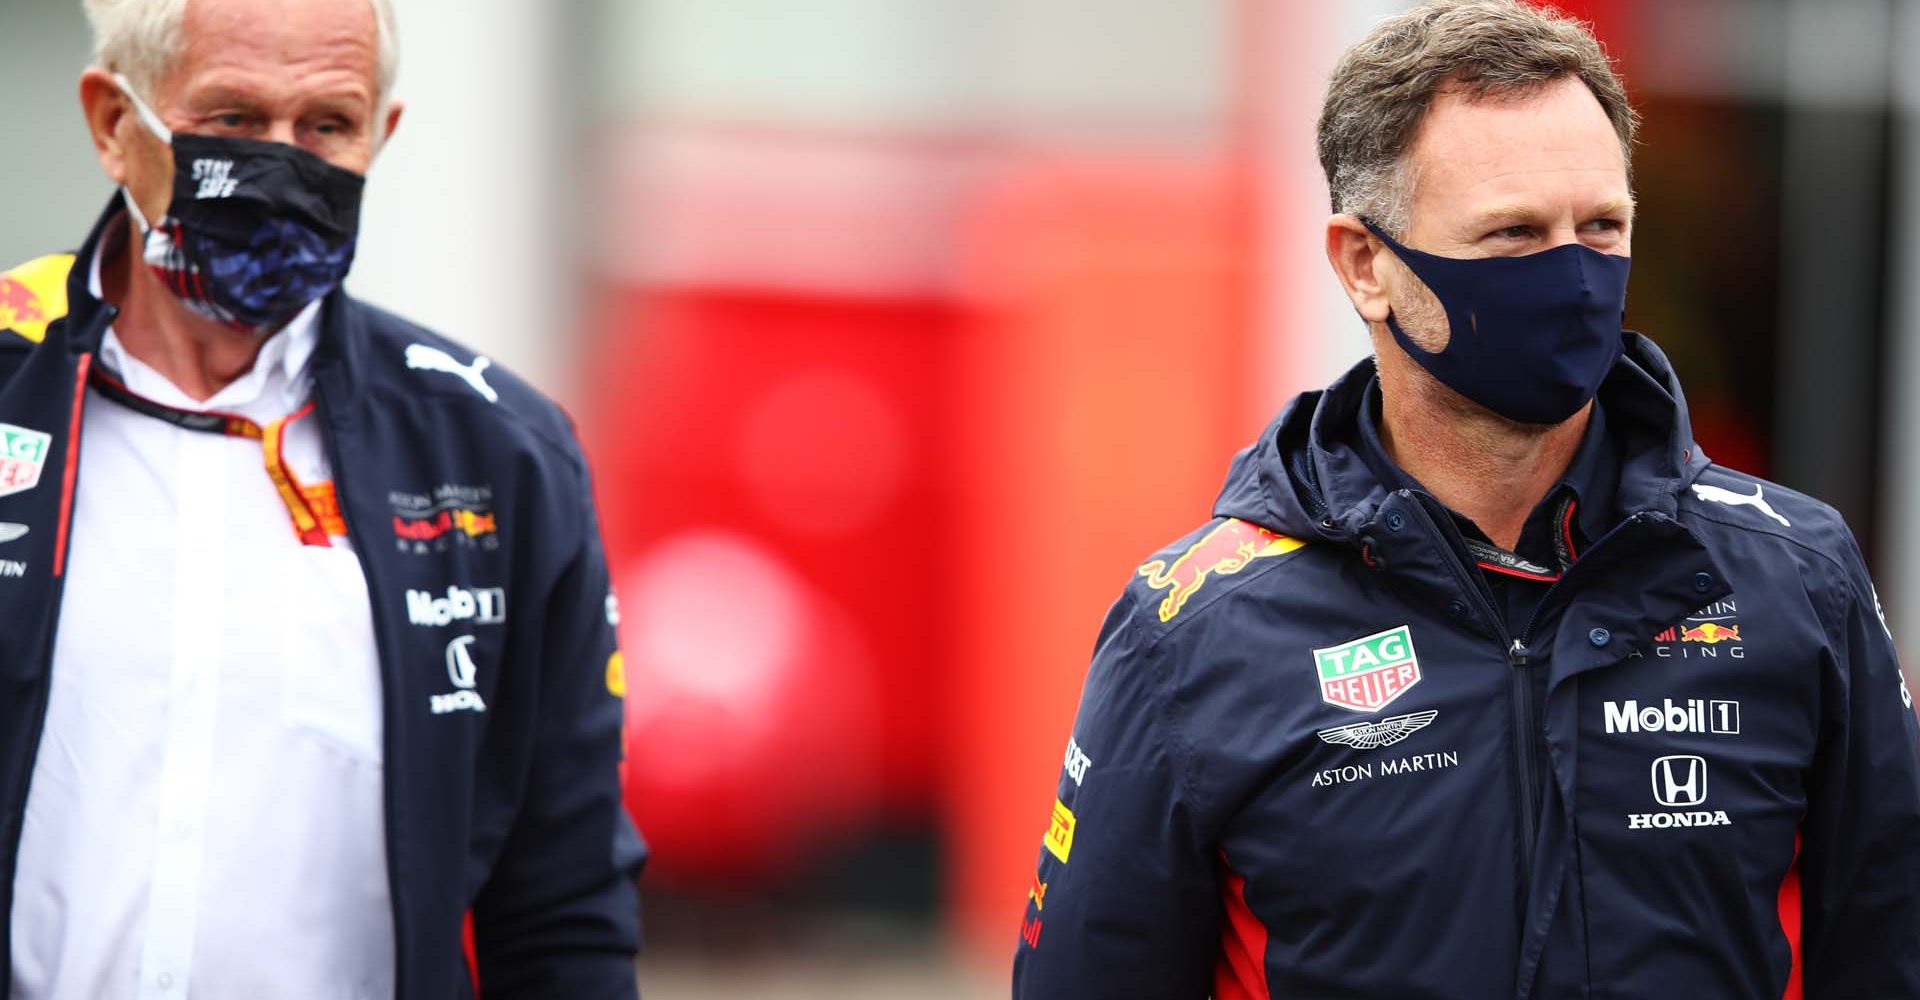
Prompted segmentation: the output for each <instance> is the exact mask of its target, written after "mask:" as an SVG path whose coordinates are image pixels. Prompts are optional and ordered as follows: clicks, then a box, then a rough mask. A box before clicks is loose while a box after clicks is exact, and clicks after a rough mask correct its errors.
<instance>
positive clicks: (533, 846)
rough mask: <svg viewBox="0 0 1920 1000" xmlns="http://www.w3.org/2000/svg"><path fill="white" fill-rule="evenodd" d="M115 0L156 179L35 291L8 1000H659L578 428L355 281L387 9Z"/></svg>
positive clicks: (18, 619)
mask: <svg viewBox="0 0 1920 1000" xmlns="http://www.w3.org/2000/svg"><path fill="white" fill-rule="evenodd" d="M85 6H86V11H87V15H88V17H89V19H90V20H91V21H92V24H93V28H94V33H95V39H96V51H95V64H94V65H93V66H92V67H91V68H89V69H87V70H86V71H85V73H83V74H82V76H81V78H80V103H81V106H82V109H83V111H84V113H85V117H86V122H87V126H88V128H89V131H90V132H91V135H92V138H93V143H94V147H95V150H96V152H97V153H98V155H99V160H100V164H101V167H102V169H103V171H104V172H105V174H106V175H107V178H108V179H109V180H110V181H111V182H112V183H113V184H114V185H115V186H116V188H117V190H116V191H115V193H114V194H113V196H112V198H111V200H110V201H109V203H108V205H107V207H106V210H105V211H104V212H103V214H102V215H101V217H100V219H99V221H98V222H97V223H96V224H95V226H94V228H93V231H92V233H91V235H89V236H88V237H87V238H86V240H85V242H84V243H83V244H82V245H81V247H80V249H79V250H78V252H77V253H73V254H55V255H51V256H48V257H43V258H41V259H39V260H36V261H32V262H30V263H28V264H25V265H22V266H21V267H18V268H15V269H14V270H12V271H8V272H5V273H4V274H0V921H5V926H4V928H0V998H6V1000H65V998H82V997H84V998H88V1000H120V998H128V1000H131V998H136V997H137V998H142V1000H165V998H175V997H179V998H191V997H210V998H221V997H245V998H249V1000H252V998H274V997H286V998H302V1000H305V998H314V997H354V998H367V1000H372V998H408V1000H426V998H431V1000H452V998H455V997H471V996H473V995H475V990H476V985H478V986H480V987H483V988H484V990H485V994H486V996H487V997H489V998H490V1000H497V998H503V997H507V998H512V997H519V998H528V1000H532V998H543V1000H545V998H557V997H566V998H631V997H633V996H634V995H635V993H636V987H635V979H634V967H633V956H634V953H635V951H636V950H637V947H638V936H639V913H638V900H637V897H636V886H635V880H636V878H637V876H638V873H639V870H640V867H641V864H642V862H643V860H644V858H645V849H644V847H643V846H642V845H641V843H640V841H639V838H638V837H637V836H636V834H635V831H634V830H633V829H632V825H631V823H630V822H629V820H628V819H627V815H626V811H625V809H624V808H623V805H622V801H621V792H620V785H619V777H618V770H619V760H620V753H621V736H620V734H621V723H622V720H623V718H624V709H623V697H624V694H625V674H624V671H623V667H622V661H621V658H620V654H619V653H618V652H617V650H616V647H615V634H614V632H615V629H614V626H615V624H616V620H617V612H616V605H615V603H614V601H613V597H612V594H611V593H610V592H609V588H608V580H607V567H606V561H605V557H604V555H603V553H602V549H601V542H600V537H599V525H598V520H597V517H596V515H595V511H594V507H593V500H592V493H591V489H590V486H589V482H588V472H587V466H586V462H585V459H584V458H583V456H582V454H581V451H580V447H579V444H578V443H577V441H576V439H575V436H574V434H573V430H572V427H571V426H570V424H569V422H568V420H567V418H566V416H565V415H564V414H563V413H562V412H561V411H560V410H559V408H558V407H556V406H554V405H553V404H552V403H551V402H549V401H548V400H546V399H544V398H543V397H541V396H540V395H539V394H538V393H537V392H535V391H534V390H533V389H531V388H530V387H528V386H527V385H526V384H525V383H523V382H521V381H520V380H519V379H517V378H515V377H514V376H513V375H512V374H510V373H508V372H506V371H504V370H503V369H501V368H500V367H498V366H495V365H493V364H491V362H490V361H489V359H487V358H485V357H478V356H475V354H474V353H473V352H472V351H471V350H469V349H467V348H465V347H462V346H460V345H459V344H458V343H455V342H454V341H451V340H448V339H446V338H443V337H440V336H438V335H436V334H434V333H432V332H429V331H427V330H424V329H421V328H419V327H417V326H414V325H412V324H410V323H407V322H406V321H404V320H401V319H399V318H397V317H395V316H392V315H390V314H388V313H385V312H382V311H379V310H377V309H374V308H372V307H370V306H367V305H365V304H363V303H361V302H358V301H356V300H354V299H353V298H352V297H350V296H348V295H347V294H346V293H345V292H344V291H342V290H341V287H340V286H341V281H342V279H343V278H344V277H345V275H346V273H347V270H348V268H349V267H350V265H351V263H352V260H353V256H354V248H355V243H356V239H357V234H358V227H359V218H360V196H361V191H362V188H363V186H364V183H365V178H366V175H367V173H368V171H369V169H370V168H371V166H372V165H373V163H374V160H375V157H376V155H377V154H378V152H379V151H380V149H381V147H382V144H383V143H384V142H385V141H386V139H387V138H388V137H389V136H390V135H392V133H393V131H394V128H395V126H396V125H397V124H398V123H399V121H400V118H401V112H402V107H401V105H400V103H399V102H397V101H395V100H394V99H393V98H392V93H391V92H392V87H393V81H394V73H395V67H396V58H395V51H396V49H395V37H394V30H393V20H392V12H391V10H390V9H389V7H388V2H387V0H361V2H354V0H85ZM463 939H464V944H465V947H464V951H465V956H464V958H463V954H462V953H463ZM475 976H477V979H478V983H477V984H476V981H475Z"/></svg>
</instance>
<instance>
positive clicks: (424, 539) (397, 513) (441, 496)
mask: <svg viewBox="0 0 1920 1000" xmlns="http://www.w3.org/2000/svg"><path fill="white" fill-rule="evenodd" d="M387 502H388V503H389V504H390V505H391V506H392V507H393V537H394V542H395V544H396V545H397V546H398V548H399V550H400V551H402V552H411V553H415V554H421V555H424V554H426V553H429V552H445V551H447V548H448V545H449V543H459V544H461V545H468V546H475V545H477V546H479V547H480V548H483V549H496V548H499V546H500V539H499V529H500V524H499V515H498V514H497V513H496V512H495V511H494V510H493V507H492V505H493V489H492V488H491V487H487V486H460V485H454V484H443V485H441V486H438V487H436V488H435V489H434V490H433V492H432V493H431V494H425V493H405V492H401V491H398V490H396V491H393V492H390V493H388V495H387Z"/></svg>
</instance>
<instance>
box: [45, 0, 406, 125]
mask: <svg viewBox="0 0 1920 1000" xmlns="http://www.w3.org/2000/svg"><path fill="white" fill-rule="evenodd" d="M367 2H368V3H369V4H372V5H373V19H374V22H375V23H376V24H377V25H378V26H379V31H380V49H379V70H378V73H379V78H378V80H377V83H378V85H379V88H380V92H379V93H378V94H377V95H375V98H376V103H378V104H379V105H381V106H383V107H384V106H385V105H386V103H387V97H388V95H389V94H391V93H392V91H393V81H394V78H395V77H396V76H398V75H399V72H400V42H399V32H398V31H397V30H396V28H395V26H394V20H393V4H392V0H367ZM81 4H82V6H84V7H85V8H86V11H87V23H89V24H90V25H92V26H93V61H94V63H95V64H96V65H98V66H100V67H101V68H103V69H110V70H113V71H115V72H117V73H124V74H126V77H127V79H129V80H132V81H133V83H134V85H135V86H137V87H139V88H140V89H141V90H143V91H145V92H146V93H148V94H151V93H153V88H154V87H155V86H156V85H158V84H159V82H160V81H161V80H162V79H164V78H165V77H166V75H167V73H168V72H169V71H171V70H172V69H173V63H174V60H175V59H177V58H179V56H180V45H181V39H180V27H181V25H182V24H183V23H185V21H186V19H187V0H81Z"/></svg>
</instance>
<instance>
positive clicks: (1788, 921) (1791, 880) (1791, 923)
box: [1780, 833, 1800, 1000]
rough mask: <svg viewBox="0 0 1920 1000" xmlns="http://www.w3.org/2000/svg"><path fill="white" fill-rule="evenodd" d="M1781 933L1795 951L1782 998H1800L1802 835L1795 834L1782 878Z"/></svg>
mask: <svg viewBox="0 0 1920 1000" xmlns="http://www.w3.org/2000/svg"><path fill="white" fill-rule="evenodd" d="M1780 933H1782V934H1785V935H1786V936H1787V947H1788V948H1790V949H1792V951H1793V968H1792V970H1791V971H1789V972H1788V973H1787V991H1786V992H1785V993H1782V994H1780V1000H1800V835H1799V834H1798V833H1796V834H1794V835H1793V864H1792V865H1791V866H1789V867H1788V868H1787V877H1786V878H1783V879H1781V880H1780Z"/></svg>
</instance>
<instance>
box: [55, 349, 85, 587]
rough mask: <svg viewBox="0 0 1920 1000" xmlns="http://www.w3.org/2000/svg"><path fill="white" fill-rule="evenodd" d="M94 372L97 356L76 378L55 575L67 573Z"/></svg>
mask: <svg viewBox="0 0 1920 1000" xmlns="http://www.w3.org/2000/svg"><path fill="white" fill-rule="evenodd" d="M92 369H93V355H92V354H82V355H80V365H79V368H78V370H77V371H76V372H75V374H74V377H73V416H71V417H69V418H68V420H67V467H66V469H65V471H64V472H63V473H62V474H61V476H60V526H59V528H57V529H55V531H54V536H53V575H54V576H55V577H59V576H62V575H64V574H65V573H66V571H67V529H68V528H69V527H71V526H72V524H73V484H74V482H75V481H76V480H77V479H78V478H79V475H80V411H81V410H82V409H84V408H85V407H86V403H87V372H89V371H91V370H92Z"/></svg>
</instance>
